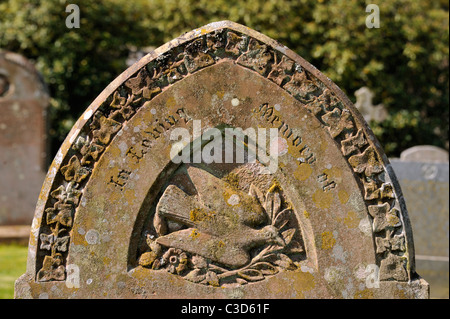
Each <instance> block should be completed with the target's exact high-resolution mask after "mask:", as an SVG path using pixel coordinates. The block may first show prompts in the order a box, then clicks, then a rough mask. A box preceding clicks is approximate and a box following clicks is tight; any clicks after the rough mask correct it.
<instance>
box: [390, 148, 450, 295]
mask: <svg viewBox="0 0 450 319" xmlns="http://www.w3.org/2000/svg"><path fill="white" fill-rule="evenodd" d="M390 161H391V164H392V167H393V169H394V171H395V174H396V175H397V178H398V180H399V182H400V185H401V188H402V192H403V195H404V197H405V200H406V202H407V205H408V212H409V216H410V218H411V220H412V225H413V232H414V243H415V250H416V254H417V255H416V268H417V270H418V272H419V273H420V274H421V275H422V276H423V277H424V279H425V280H427V281H428V282H429V283H430V286H431V289H430V296H431V298H448V297H449V284H448V283H449V245H448V242H449V220H448V216H449V164H448V152H446V151H445V150H443V149H440V148H437V147H434V146H427V145H420V146H414V147H412V148H409V149H407V150H405V151H404V152H402V153H401V156H400V159H391V160H390Z"/></svg>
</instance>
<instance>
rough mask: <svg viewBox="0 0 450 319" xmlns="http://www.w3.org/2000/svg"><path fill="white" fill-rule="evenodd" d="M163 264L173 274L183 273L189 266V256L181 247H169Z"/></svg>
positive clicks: (163, 258)
mask: <svg viewBox="0 0 450 319" xmlns="http://www.w3.org/2000/svg"><path fill="white" fill-rule="evenodd" d="M161 266H166V267H167V271H168V272H170V273H172V274H175V273H176V274H178V275H181V274H182V273H183V272H184V271H185V270H186V269H187V268H188V256H187V254H186V253H185V252H184V251H182V250H181V249H176V248H169V249H168V250H167V251H166V252H165V253H164V255H163V256H162V261H161Z"/></svg>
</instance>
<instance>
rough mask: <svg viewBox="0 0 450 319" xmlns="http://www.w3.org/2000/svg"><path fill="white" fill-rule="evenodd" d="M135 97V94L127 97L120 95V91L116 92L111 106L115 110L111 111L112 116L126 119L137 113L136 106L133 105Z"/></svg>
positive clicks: (115, 118)
mask: <svg viewBox="0 0 450 319" xmlns="http://www.w3.org/2000/svg"><path fill="white" fill-rule="evenodd" d="M133 99H134V95H128V97H127V98H126V99H125V98H124V97H122V96H120V94H119V92H118V91H116V92H114V96H113V100H112V102H111V103H110V106H111V108H112V109H114V111H113V112H112V113H111V115H110V118H111V119H114V120H121V119H122V118H123V119H124V120H128V119H130V118H131V117H132V116H133V114H134V113H135V110H134V108H133V107H132V106H131V104H132V102H133Z"/></svg>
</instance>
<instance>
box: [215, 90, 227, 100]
mask: <svg viewBox="0 0 450 319" xmlns="http://www.w3.org/2000/svg"><path fill="white" fill-rule="evenodd" d="M216 95H217V97H218V98H219V99H223V97H224V95H225V91H223V90H221V91H217V93H216Z"/></svg>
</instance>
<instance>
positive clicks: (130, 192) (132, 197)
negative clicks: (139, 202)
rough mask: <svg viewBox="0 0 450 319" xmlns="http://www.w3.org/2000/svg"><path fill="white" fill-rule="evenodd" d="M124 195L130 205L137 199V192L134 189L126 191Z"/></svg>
mask: <svg viewBox="0 0 450 319" xmlns="http://www.w3.org/2000/svg"><path fill="white" fill-rule="evenodd" d="M123 194H124V197H125V199H126V200H127V202H128V204H130V205H131V204H132V203H133V201H134V200H135V199H136V191H135V190H134V189H125V190H124V192H123Z"/></svg>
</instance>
